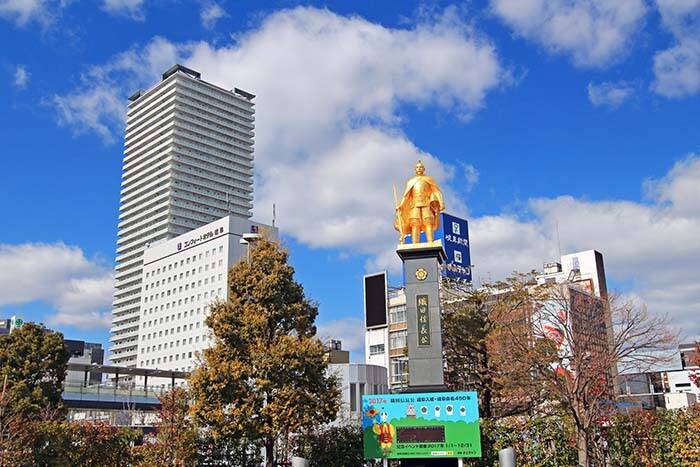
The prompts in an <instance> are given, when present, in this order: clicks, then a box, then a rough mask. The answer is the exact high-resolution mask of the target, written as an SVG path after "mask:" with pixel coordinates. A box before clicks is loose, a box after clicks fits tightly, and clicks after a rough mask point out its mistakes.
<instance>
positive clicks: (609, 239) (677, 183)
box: [470, 155, 700, 337]
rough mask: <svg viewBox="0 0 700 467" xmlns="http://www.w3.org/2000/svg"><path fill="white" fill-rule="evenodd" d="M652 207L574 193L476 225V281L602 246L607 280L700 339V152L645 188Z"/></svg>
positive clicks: (477, 221) (473, 238)
mask: <svg viewBox="0 0 700 467" xmlns="http://www.w3.org/2000/svg"><path fill="white" fill-rule="evenodd" d="M645 188H646V191H647V194H648V196H649V198H650V203H637V202H630V201H598V202H596V201H585V200H580V199H576V198H573V197H571V196H560V197H557V198H538V199H531V200H529V201H528V203H527V205H526V212H525V213H524V214H527V215H528V217H529V218H530V219H531V220H529V221H523V220H520V219H519V218H517V217H515V216H512V215H506V214H502V215H499V216H487V217H481V218H475V219H472V220H471V223H470V236H471V245H472V260H473V262H474V263H475V264H476V267H475V269H474V272H475V277H476V278H478V279H483V280H496V279H500V278H502V277H505V276H506V275H508V274H509V273H510V272H512V271H513V270H519V271H529V270H531V269H533V268H539V267H541V265H542V263H543V262H545V261H550V260H553V259H556V258H557V240H556V233H555V232H556V228H557V226H558V228H559V232H560V238H561V245H562V252H563V253H568V252H574V251H580V250H586V249H597V250H599V251H601V252H602V253H603V255H604V256H605V266H606V271H607V273H608V280H610V279H611V278H612V279H613V280H615V281H617V282H618V283H624V284H629V287H630V288H631V291H632V292H634V293H635V294H636V295H638V296H640V297H641V298H642V299H643V300H644V301H646V302H647V303H648V305H649V309H650V311H652V312H656V313H666V312H668V313H669V315H670V316H671V318H672V320H673V323H674V324H675V325H676V326H677V327H678V329H681V330H682V331H683V332H684V333H685V334H686V335H687V336H691V337H692V336H700V322H699V321H698V320H697V316H698V315H699V314H700V287H698V286H697V280H696V278H695V272H694V271H695V269H696V268H697V261H698V258H700V242H698V240H697V233H698V232H700V204H698V202H697V200H698V199H700V155H694V156H689V157H688V158H686V159H685V160H683V161H680V162H678V163H676V164H675V165H674V167H673V168H672V169H671V170H670V171H669V172H668V174H667V175H666V176H665V177H663V178H661V179H660V180H652V181H648V182H647V183H646V184H645Z"/></svg>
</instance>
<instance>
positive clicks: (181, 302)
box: [137, 215, 277, 371]
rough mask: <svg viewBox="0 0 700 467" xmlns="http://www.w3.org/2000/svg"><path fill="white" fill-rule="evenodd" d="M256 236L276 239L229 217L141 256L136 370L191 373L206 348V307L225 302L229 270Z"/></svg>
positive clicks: (261, 228) (258, 227) (265, 230)
mask: <svg viewBox="0 0 700 467" xmlns="http://www.w3.org/2000/svg"><path fill="white" fill-rule="evenodd" d="M260 235H268V236H269V237H270V238H276V237H277V230H276V229H275V228H274V227H270V226H266V225H263V224H260V223H257V222H254V221H251V220H250V219H248V218H245V217H240V216H234V215H230V216H226V217H223V218H221V219H218V220H216V221H214V222H211V223H209V224H207V225H205V226H203V227H199V228H197V229H194V230H192V231H190V232H188V233H186V234H184V235H180V236H178V237H175V238H173V239H171V240H167V241H163V242H160V243H158V244H154V245H151V246H150V247H149V248H147V249H146V250H145V251H144V254H143V280H142V286H143V292H142V294H141V302H140V304H139V308H140V309H141V316H140V326H139V330H138V343H139V346H138V359H137V361H138V366H139V367H140V368H157V369H161V370H173V371H191V370H192V368H193V367H194V366H195V365H196V363H197V360H198V358H199V356H200V353H201V351H202V350H203V349H204V348H206V347H208V346H209V345H210V343H211V339H210V338H211V336H210V333H209V330H208V328H207V327H206V324H205V323H204V320H205V319H206V317H207V316H208V315H209V305H210V304H211V303H212V302H214V301H217V300H226V298H227V291H228V287H227V273H228V270H229V269H230V268H231V267H232V266H233V265H234V264H235V263H236V262H238V261H239V260H240V259H241V258H245V257H246V255H247V252H248V248H249V244H248V243H246V242H248V241H253V238H255V237H258V236H260ZM246 238H248V239H250V240H246Z"/></svg>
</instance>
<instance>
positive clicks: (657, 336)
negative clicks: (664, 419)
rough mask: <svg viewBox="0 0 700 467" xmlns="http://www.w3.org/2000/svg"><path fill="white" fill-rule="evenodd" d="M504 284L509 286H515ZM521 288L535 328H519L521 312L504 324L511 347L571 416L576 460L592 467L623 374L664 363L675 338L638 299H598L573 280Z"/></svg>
mask: <svg viewBox="0 0 700 467" xmlns="http://www.w3.org/2000/svg"><path fill="white" fill-rule="evenodd" d="M502 286H503V287H505V288H507V289H511V288H512V287H513V284H509V283H504V284H502ZM522 293H523V294H526V295H525V296H524V297H523V299H528V300H529V301H530V303H531V310H532V311H531V315H530V318H529V322H528V326H527V329H528V330H529V331H528V332H522V330H523V328H522V327H518V323H519V322H520V321H519V318H515V319H516V320H517V321H514V322H513V325H508V324H507V323H506V329H508V330H511V332H510V333H509V334H510V336H509V340H508V344H507V345H508V348H510V349H511V352H512V356H513V359H516V358H517V359H518V360H519V361H520V362H524V363H525V364H526V365H527V366H528V367H529V368H530V375H531V378H532V379H534V380H536V381H539V382H541V383H542V384H543V385H545V386H546V392H547V394H548V397H550V398H551V400H553V401H557V402H558V403H559V404H560V407H561V408H562V409H563V410H565V411H566V413H567V414H568V415H569V416H570V417H571V418H572V420H573V422H574V426H575V429H576V436H577V446H578V453H579V455H578V463H579V465H581V466H586V467H587V466H589V465H590V464H591V455H592V453H593V451H594V449H593V445H592V443H593V439H592V437H593V433H594V432H595V430H596V424H597V423H598V422H599V421H600V420H601V418H602V417H604V416H605V415H606V414H607V413H608V411H609V409H610V404H611V403H612V401H613V400H614V398H615V387H614V381H615V377H616V376H617V373H618V372H626V371H630V370H632V369H634V370H636V371H644V370H648V369H649V368H651V367H652V366H654V365H656V364H659V363H662V362H664V361H665V360H666V359H667V358H668V357H669V356H670V352H671V351H672V350H673V347H674V343H675V337H674V336H673V335H672V334H671V333H670V332H669V329H668V325H667V318H666V317H664V316H653V315H650V314H649V313H648V312H647V310H646V308H645V307H644V306H643V305H640V304H638V303H636V302H634V301H632V300H625V299H622V298H620V297H603V298H600V297H595V296H593V295H591V294H589V293H586V292H584V291H582V290H580V289H579V288H578V287H577V286H576V285H574V284H568V283H566V284H545V285H542V286H536V287H528V288H524V289H522ZM519 330H520V331H519Z"/></svg>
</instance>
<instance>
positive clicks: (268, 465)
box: [265, 440, 275, 467]
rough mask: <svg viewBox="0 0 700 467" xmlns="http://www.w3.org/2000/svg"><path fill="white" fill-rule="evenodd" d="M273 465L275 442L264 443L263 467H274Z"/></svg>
mask: <svg viewBox="0 0 700 467" xmlns="http://www.w3.org/2000/svg"><path fill="white" fill-rule="evenodd" d="M274 465H275V442H274V440H273V441H265V467H274Z"/></svg>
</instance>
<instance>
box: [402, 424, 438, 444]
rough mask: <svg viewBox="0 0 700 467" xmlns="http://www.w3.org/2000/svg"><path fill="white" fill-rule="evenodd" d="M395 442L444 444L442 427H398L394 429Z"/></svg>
mask: <svg viewBox="0 0 700 467" xmlns="http://www.w3.org/2000/svg"><path fill="white" fill-rule="evenodd" d="M396 442H397V443H399V444H403V443H444V442H445V427H444V426H400V427H398V428H397V429H396Z"/></svg>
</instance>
